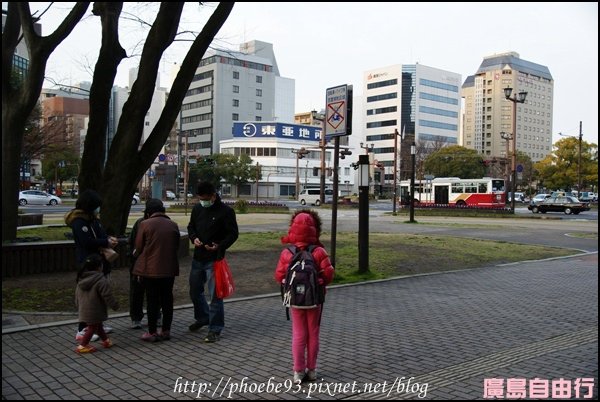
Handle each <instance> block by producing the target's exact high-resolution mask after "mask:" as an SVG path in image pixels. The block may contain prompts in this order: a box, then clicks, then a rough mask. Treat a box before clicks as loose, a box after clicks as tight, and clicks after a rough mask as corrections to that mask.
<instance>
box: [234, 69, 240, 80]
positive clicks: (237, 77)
mask: <svg viewBox="0 0 600 402" xmlns="http://www.w3.org/2000/svg"><path fill="white" fill-rule="evenodd" d="M233 79H234V80H239V79H240V73H239V72H238V71H234V72H233Z"/></svg>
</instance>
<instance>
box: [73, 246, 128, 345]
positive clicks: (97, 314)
mask: <svg viewBox="0 0 600 402" xmlns="http://www.w3.org/2000/svg"><path fill="white" fill-rule="evenodd" d="M75 303H76V304H77V309H78V311H79V321H81V322H85V323H86V330H85V334H84V335H83V337H82V338H81V340H80V344H79V345H78V346H77V348H76V349H75V351H76V352H77V353H92V352H95V351H96V350H97V349H96V348H95V347H93V346H92V345H90V340H91V339H92V336H93V335H94V334H97V335H98V336H100V339H101V340H102V346H104V347H105V348H110V347H112V346H113V343H112V341H111V340H110V339H109V338H108V335H106V332H105V331H104V328H103V325H102V322H103V321H106V319H107V318H108V307H109V306H110V307H111V308H112V309H113V310H117V309H118V308H119V303H118V302H117V300H116V299H115V297H114V296H113V293H112V289H111V286H110V282H109V280H108V279H107V278H106V276H104V274H103V273H102V257H101V256H100V254H90V255H88V256H87V257H86V258H85V261H84V262H83V265H82V266H81V268H80V269H79V272H78V273H77V289H76V290H75Z"/></svg>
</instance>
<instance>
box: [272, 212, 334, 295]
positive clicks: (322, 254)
mask: <svg viewBox="0 0 600 402" xmlns="http://www.w3.org/2000/svg"><path fill="white" fill-rule="evenodd" d="M281 242H282V243H284V244H293V245H295V246H296V247H298V248H301V249H306V248H307V247H308V246H310V245H312V244H315V245H317V246H318V247H316V248H315V249H314V250H313V252H312V256H313V258H314V259H315V264H316V265H317V267H319V281H320V282H321V281H322V285H325V286H326V285H329V284H330V283H331V281H332V280H333V275H334V269H333V266H332V265H331V261H330V260H329V255H328V254H327V251H325V249H324V248H323V244H322V243H321V242H320V241H319V238H318V235H317V228H316V226H315V223H314V221H313V218H312V216H311V215H310V214H307V213H299V214H298V215H296V216H295V217H294V220H293V221H292V224H291V225H290V229H289V231H288V234H287V236H284V237H282V238H281ZM292 257H293V254H292V253H291V252H290V250H288V249H287V248H285V249H283V251H281V255H280V256H279V262H278V263H277V268H276V269H275V280H276V281H277V282H278V283H282V282H283V280H284V279H285V276H286V273H287V269H288V265H289V264H290V261H291V260H292Z"/></svg>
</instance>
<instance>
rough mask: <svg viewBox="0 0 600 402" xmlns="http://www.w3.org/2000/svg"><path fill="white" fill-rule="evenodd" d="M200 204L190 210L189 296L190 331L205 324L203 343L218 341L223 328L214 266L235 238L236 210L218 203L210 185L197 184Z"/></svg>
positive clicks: (204, 183)
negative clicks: (190, 261) (191, 320)
mask: <svg viewBox="0 0 600 402" xmlns="http://www.w3.org/2000/svg"><path fill="white" fill-rule="evenodd" d="M198 197H199V199H200V201H199V203H198V204H196V205H195V206H194V208H193V209H192V215H191V217H190V223H189V224H188V227H187V229H188V235H189V238H190V242H192V244H193V245H194V256H193V259H192V269H191V271H190V297H191V299H192V303H193V304H194V318H195V322H194V323H192V324H191V325H190V326H189V330H190V331H197V330H199V329H200V328H202V327H203V326H205V325H208V334H207V335H206V337H205V338H204V342H207V343H212V342H216V341H218V340H219V337H220V335H221V331H222V330H223V328H224V327H225V309H224V306H223V299H219V298H217V295H216V293H215V280H214V269H213V268H214V263H215V261H216V260H220V259H222V258H224V257H225V250H227V249H228V248H229V247H231V245H232V244H233V243H235V241H236V240H237V238H238V235H239V232H238V225H237V220H236V217H235V211H234V210H233V208H231V207H230V206H228V205H226V204H225V203H223V202H222V201H221V198H220V197H219V194H217V191H216V189H215V187H214V186H213V185H212V183H209V182H201V183H199V184H198ZM205 285H208V286H207V287H208V299H209V301H210V305H209V304H208V303H207V301H206V298H205V297H204V286H205Z"/></svg>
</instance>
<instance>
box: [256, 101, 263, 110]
mask: <svg viewBox="0 0 600 402" xmlns="http://www.w3.org/2000/svg"><path fill="white" fill-rule="evenodd" d="M256 110H262V103H258V102H257V103H256Z"/></svg>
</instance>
